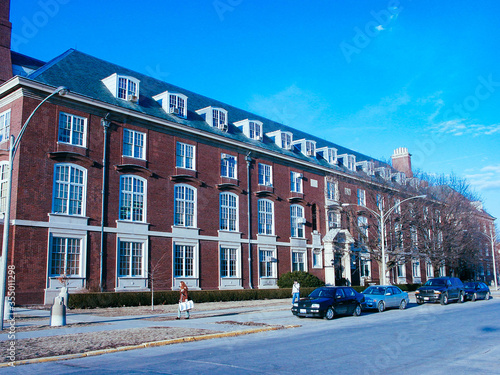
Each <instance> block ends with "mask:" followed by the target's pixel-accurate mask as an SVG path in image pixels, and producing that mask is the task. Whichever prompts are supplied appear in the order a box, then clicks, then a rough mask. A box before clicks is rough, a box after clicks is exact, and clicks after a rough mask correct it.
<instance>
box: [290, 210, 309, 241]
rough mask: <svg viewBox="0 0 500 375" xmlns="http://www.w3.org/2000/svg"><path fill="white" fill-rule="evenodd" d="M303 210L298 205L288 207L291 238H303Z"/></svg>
mask: <svg viewBox="0 0 500 375" xmlns="http://www.w3.org/2000/svg"><path fill="white" fill-rule="evenodd" d="M305 221H306V220H305V218H304V208H303V207H302V206H299V205H296V204H294V205H291V206H290V226H291V233H292V237H299V238H304V224H305Z"/></svg>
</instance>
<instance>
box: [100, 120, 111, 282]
mask: <svg viewBox="0 0 500 375" xmlns="http://www.w3.org/2000/svg"><path fill="white" fill-rule="evenodd" d="M108 116H109V113H108V114H106V117H104V118H103V119H101V125H102V127H103V129H104V147H103V151H102V193H101V194H102V202H101V252H100V254H99V259H100V260H99V265H100V270H99V290H100V291H101V292H102V291H103V280H102V279H103V268H104V264H103V263H104V215H105V214H106V182H107V181H106V170H107V166H108V157H107V151H108V129H109V126H110V124H111V122H110V121H109V120H108Z"/></svg>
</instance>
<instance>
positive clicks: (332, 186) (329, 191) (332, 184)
mask: <svg viewBox="0 0 500 375" xmlns="http://www.w3.org/2000/svg"><path fill="white" fill-rule="evenodd" d="M325 195H326V199H329V200H332V201H338V200H339V184H338V182H337V181H334V180H328V179H327V180H326V184H325Z"/></svg>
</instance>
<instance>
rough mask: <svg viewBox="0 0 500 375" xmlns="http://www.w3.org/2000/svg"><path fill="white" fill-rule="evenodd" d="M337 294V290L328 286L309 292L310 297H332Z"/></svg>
mask: <svg viewBox="0 0 500 375" xmlns="http://www.w3.org/2000/svg"><path fill="white" fill-rule="evenodd" d="M334 294H335V291H334V290H333V289H326V288H318V289H314V290H313V291H312V292H311V294H309V297H311V298H332V297H333V296H334Z"/></svg>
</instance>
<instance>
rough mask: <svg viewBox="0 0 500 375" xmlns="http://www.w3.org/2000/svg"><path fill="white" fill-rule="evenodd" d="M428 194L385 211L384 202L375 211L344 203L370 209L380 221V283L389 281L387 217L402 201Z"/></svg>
mask: <svg viewBox="0 0 500 375" xmlns="http://www.w3.org/2000/svg"><path fill="white" fill-rule="evenodd" d="M426 197H427V195H416V196H414V197H410V198H406V199H404V200H402V201H401V202H399V203H397V204H395V205H394V206H392V207H391V208H390V209H389V210H388V211H387V212H385V213H384V207H383V205H382V204H379V205H378V209H379V212H375V211H374V210H372V209H370V208H368V207H366V206H361V205H359V204H356V203H346V204H343V205H342V206H343V207H346V206H359V207H363V208H364V209H366V210H368V211H370V212H371V213H372V214H373V215H375V217H376V218H377V219H378V220H379V223H380V247H381V257H382V272H381V273H382V275H381V278H380V284H381V285H386V283H387V281H386V272H387V271H386V263H385V222H386V221H387V219H388V218H389V215H390V214H391V213H392V212H393V211H394V210H395V209H396V208H397V207H399V206H400V205H401V203H404V202H406V201H409V200H411V199H417V198H426Z"/></svg>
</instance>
